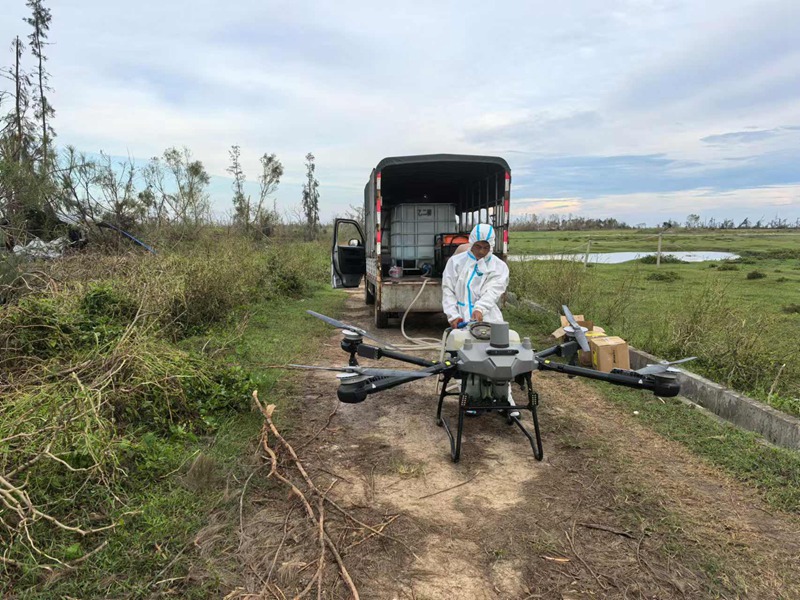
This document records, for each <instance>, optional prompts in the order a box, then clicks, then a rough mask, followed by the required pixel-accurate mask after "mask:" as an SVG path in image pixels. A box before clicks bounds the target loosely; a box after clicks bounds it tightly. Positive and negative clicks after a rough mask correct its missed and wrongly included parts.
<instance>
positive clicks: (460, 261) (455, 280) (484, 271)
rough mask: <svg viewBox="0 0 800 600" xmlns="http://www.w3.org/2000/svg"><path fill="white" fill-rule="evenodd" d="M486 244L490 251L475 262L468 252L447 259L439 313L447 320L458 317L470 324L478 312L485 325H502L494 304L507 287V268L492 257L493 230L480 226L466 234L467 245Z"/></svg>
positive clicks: (492, 228) (485, 225)
mask: <svg viewBox="0 0 800 600" xmlns="http://www.w3.org/2000/svg"><path fill="white" fill-rule="evenodd" d="M477 241H486V242H489V246H490V248H491V249H490V250H489V254H487V255H486V256H485V257H484V258H481V259H480V260H478V259H477V258H476V257H475V255H474V254H473V253H472V250H469V251H468V252H463V253H461V254H456V255H454V256H451V257H450V259H449V260H448V261H447V264H446V265H445V268H444V274H443V275H442V310H443V311H444V313H445V315H447V320H448V321H449V322H451V323H452V322H453V320H455V319H457V318H459V317H461V318H462V319H463V320H464V321H470V320H472V313H473V311H475V310H479V311H481V314H483V320H484V321H487V322H489V323H499V322H502V321H504V319H503V313H502V312H500V308H499V307H498V302H499V301H500V297H501V296H502V295H503V293H504V292H505V291H506V287H508V266H507V265H506V263H504V262H503V261H502V260H500V259H499V258H497V257H496V256H494V254H493V250H494V245H495V232H494V227H492V226H491V225H488V224H485V223H481V224H478V225H476V226H475V227H474V228H473V229H472V232H471V233H470V234H469V244H470V246H472V244H474V243H475V242H477Z"/></svg>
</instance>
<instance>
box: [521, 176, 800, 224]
mask: <svg viewBox="0 0 800 600" xmlns="http://www.w3.org/2000/svg"><path fill="white" fill-rule="evenodd" d="M512 198H513V196H512ZM560 202H562V201H561V200H559V199H553V198H538V199H537V198H524V199H521V200H516V199H514V200H512V211H511V212H512V214H514V215H517V216H520V215H526V214H536V215H539V216H547V215H550V214H560V215H564V214H570V213H571V214H574V215H578V214H580V215H581V216H584V217H590V218H608V217H616V218H618V219H621V220H624V221H626V222H627V223H628V224H630V225H636V224H638V223H641V222H646V223H649V224H654V223H661V222H663V221H666V220H673V221H678V222H683V221H685V219H686V216H687V215H689V214H699V215H701V216H702V217H703V218H704V219H706V218H711V217H713V218H715V219H717V220H718V221H719V220H724V219H732V220H734V221H735V222H737V223H738V222H741V221H742V220H744V219H745V218H746V217H747V218H749V219H750V220H751V221H757V220H759V219H762V218H763V219H766V220H770V219H772V218H773V217H775V216H778V215H782V216H783V218H787V219H788V220H789V221H791V222H794V221H795V220H796V219H800V185H790V186H770V187H764V188H754V189H737V190H730V191H726V192H718V191H717V190H712V189H708V188H697V189H692V190H682V191H675V192H661V193H648V194H645V193H631V194H608V195H603V196H599V197H597V198H593V199H588V200H587V199H567V201H566V202H565V203H564V206H563V207H562V206H560V204H559V203H560Z"/></svg>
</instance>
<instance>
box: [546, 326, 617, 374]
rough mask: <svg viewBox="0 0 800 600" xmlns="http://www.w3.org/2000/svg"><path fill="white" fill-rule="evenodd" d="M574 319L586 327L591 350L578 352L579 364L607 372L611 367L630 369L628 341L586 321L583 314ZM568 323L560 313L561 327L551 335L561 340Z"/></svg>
mask: <svg viewBox="0 0 800 600" xmlns="http://www.w3.org/2000/svg"><path fill="white" fill-rule="evenodd" d="M575 320H576V321H577V322H578V325H580V326H581V327H586V329H588V331H587V332H586V338H587V339H588V340H589V348H590V350H591V352H584V351H583V350H580V351H579V352H578V360H579V363H580V365H581V366H584V367H591V368H593V369H596V370H598V371H604V372H605V373H609V372H610V371H611V369H630V368H631V366H630V360H629V359H628V343H627V342H626V341H625V340H623V339H622V338H621V337H617V336H610V335H608V334H607V333H606V331H605V329H603V328H602V327H599V326H597V325H595V324H594V323H592V322H591V321H587V320H586V319H585V318H584V316H583V315H575ZM567 325H569V323H568V322H567V318H566V317H564V316H563V315H562V317H561V327H559V328H558V329H556V330H555V331H554V332H553V333H552V334H551V335H552V337H554V338H556V340H558V341H563V339H564V337H565V335H566V334H565V332H564V327H566V326H567Z"/></svg>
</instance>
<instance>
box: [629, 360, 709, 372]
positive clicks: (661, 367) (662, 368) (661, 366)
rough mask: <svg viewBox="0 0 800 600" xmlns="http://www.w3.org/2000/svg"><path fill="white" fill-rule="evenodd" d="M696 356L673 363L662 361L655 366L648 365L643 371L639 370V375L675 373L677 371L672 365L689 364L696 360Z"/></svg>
mask: <svg viewBox="0 0 800 600" xmlns="http://www.w3.org/2000/svg"><path fill="white" fill-rule="evenodd" d="M696 358H697V357H696V356H690V357H688V358H682V359H680V360H673V361H672V362H667V361H662V362H660V363H658V364H655V365H646V366H644V367H642V368H641V369H637V371H636V372H637V373H639V375H656V374H658V373H664V372H666V371H672V372H675V371H677V369H673V368H672V365H679V364H681V363H685V362H689V361H690V360H695V359H696Z"/></svg>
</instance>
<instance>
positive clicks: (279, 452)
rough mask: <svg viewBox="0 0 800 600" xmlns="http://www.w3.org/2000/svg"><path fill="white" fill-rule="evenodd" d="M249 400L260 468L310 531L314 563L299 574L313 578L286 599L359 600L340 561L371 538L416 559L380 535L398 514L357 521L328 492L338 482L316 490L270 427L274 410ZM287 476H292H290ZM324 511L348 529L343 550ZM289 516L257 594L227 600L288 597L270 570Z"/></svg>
mask: <svg viewBox="0 0 800 600" xmlns="http://www.w3.org/2000/svg"><path fill="white" fill-rule="evenodd" d="M253 400H254V402H255V405H256V406H257V407H258V410H259V411H260V412H261V414H262V415H263V417H264V425H263V427H262V431H261V438H260V450H261V451H262V452H263V454H262V459H263V460H264V461H265V466H269V468H270V470H269V475H268V478H271V479H274V480H277V481H279V482H280V483H281V484H283V485H284V486H286V487H287V488H288V489H289V491H290V492H291V494H292V495H293V496H294V497H295V498H297V499H298V500H299V502H300V506H301V508H302V512H303V514H304V516H305V520H306V522H307V524H308V526H307V529H308V530H309V533H310V532H313V535H314V539H315V540H316V546H317V548H318V551H317V558H316V559H313V560H311V561H308V562H306V564H305V565H304V566H303V570H305V569H307V568H309V567H316V568H315V570H314V572H313V574H312V575H311V576H310V578H308V579H307V581H304V580H299V581H298V583H297V587H298V589H297V590H295V591H293V592H292V596H291V597H293V598H296V599H301V598H304V597H306V596H307V595H309V594H310V593H312V592H313V590H314V589H316V594H317V598H318V599H320V598H322V597H323V596H324V595H326V594H328V592H327V590H329V589H331V588H336V587H339V586H342V585H343V586H344V589H345V590H346V593H347V594H349V597H351V598H353V599H355V600H358V598H359V597H360V596H359V592H358V589H357V586H356V583H355V581H354V580H353V577H352V576H351V573H350V571H349V570H348V568H347V565H346V564H345V561H344V559H343V556H344V557H345V558H346V557H347V555H348V553H349V552H350V551H351V550H353V549H354V548H356V547H358V546H360V545H361V544H363V543H364V542H366V541H367V540H370V539H373V538H376V537H379V538H382V539H384V540H390V541H392V542H395V543H397V544H400V545H401V546H403V547H404V548H405V550H406V551H407V552H408V553H410V554H411V555H413V556H416V555H414V552H413V550H412V549H411V548H409V547H408V546H407V545H406V544H405V543H404V542H402V541H401V540H399V539H397V538H395V537H392V536H390V535H387V534H386V533H384V531H385V529H386V528H387V527H389V526H390V525H391V524H392V523H393V522H394V521H395V520H396V519H397V518H398V517H399V516H400V515H399V514H396V515H390V516H388V517H387V518H386V520H385V521H383V522H382V523H380V524H378V525H375V526H372V525H369V524H368V523H365V522H363V521H361V520H359V519H358V518H357V517H355V516H354V515H353V514H352V513H351V512H350V511H348V510H347V509H346V508H344V507H342V506H341V505H340V504H338V503H337V502H336V501H334V500H333V499H332V498H331V496H330V494H329V493H330V491H331V489H332V488H333V485H334V484H335V483H336V481H337V480H334V482H333V483H332V484H331V485H330V486H328V487H327V488H326V489H320V487H318V486H317V484H315V483H314V481H313V480H312V478H311V477H310V476H309V474H308V471H307V469H306V468H305V467H304V465H303V463H302V461H301V460H300V458H299V457H298V455H297V452H296V451H295V449H294V448H293V447H292V446H291V445H290V444H289V442H287V441H286V439H285V438H284V437H283V436H282V435H281V433H280V432H279V431H278V428H277V427H276V426H275V422H274V421H273V418H272V416H273V413H274V411H275V405H272V404H270V405H264V404H262V403H261V401H260V400H259V399H258V392H257V391H254V392H253ZM271 440H272V441H273V442H274V443H273V445H274V447H273V445H270V441H271ZM290 471H292V472H294V473H296V474H295V475H290ZM326 508H327V509H332V510H333V511H334V513H335V514H338V515H340V516H341V517H343V518H344V520H345V522H346V524H347V529H349V530H350V533H349V536H350V539H351V541H350V543H349V544H347V545H346V546H340V544H342V540H343V539H344V537H345V536H339V538H338V542H337V541H335V540H334V537H336V536H334V535H332V534H331V533H329V530H330V527H331V525H330V523H331V522H332V521H333V519H332V518H331V517H330V516H329V512H326ZM290 516H291V510H289V511H287V514H286V523H285V524H284V536H283V539H282V540H281V542H280V544H279V545H278V548H277V549H276V551H275V554H274V555H273V557H272V562H271V566H270V569H269V571H268V573H267V574H266V577H262V578H261V584H262V589H261V590H260V591H259V593H258V594H257V595H253V594H246V593H242V592H243V590H240V589H237V590H234V591H233V592H232V593H231V594H230V595H229V597H230V598H234V597H236V598H250V597H253V598H254V597H268V595H270V596H272V597H275V598H279V599H285V598H287V597H289V592H288V590H284V589H281V588H280V587H279V585H278V583H279V582H278V579H277V578H276V577H274V576H273V573H274V572H275V565H276V563H277V561H278V557H279V555H280V554H281V551H282V549H283V548H284V542H285V540H286V532H287V524H288V521H289V517H290ZM309 573H310V570H309ZM331 580H333V581H331ZM303 583H305V587H302V588H301V587H300V586H302V585H303ZM324 590H325V591H324Z"/></svg>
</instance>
